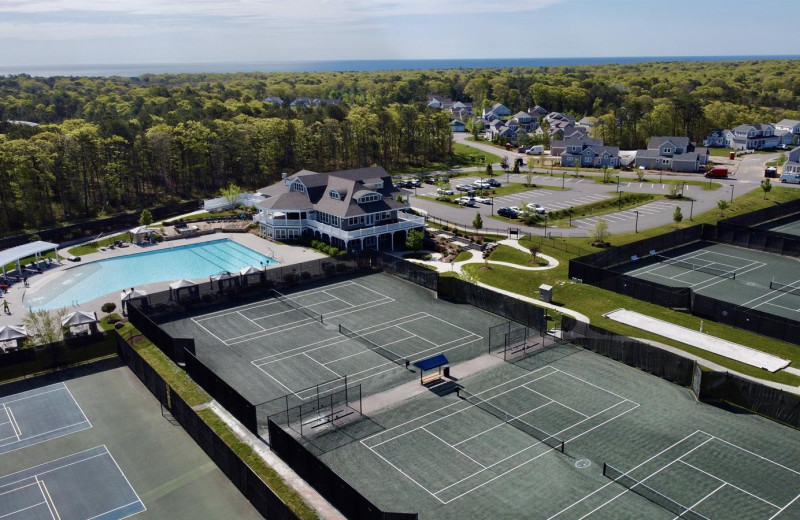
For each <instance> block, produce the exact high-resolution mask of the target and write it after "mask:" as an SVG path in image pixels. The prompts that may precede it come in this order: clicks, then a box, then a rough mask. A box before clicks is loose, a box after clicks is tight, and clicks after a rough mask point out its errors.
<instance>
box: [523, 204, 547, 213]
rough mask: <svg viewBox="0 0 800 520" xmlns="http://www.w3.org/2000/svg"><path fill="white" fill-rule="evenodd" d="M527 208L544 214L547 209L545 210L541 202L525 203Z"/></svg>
mask: <svg viewBox="0 0 800 520" xmlns="http://www.w3.org/2000/svg"><path fill="white" fill-rule="evenodd" d="M527 208H528V209H529V210H531V211H534V212H536V214H537V215H544V214H545V213H547V211H545V209H544V207H543V206H542V205H541V204H534V203H531V204H528V205H527Z"/></svg>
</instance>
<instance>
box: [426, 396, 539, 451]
mask: <svg viewBox="0 0 800 520" xmlns="http://www.w3.org/2000/svg"><path fill="white" fill-rule="evenodd" d="M554 402H555V401H552V400H551V401H547V402H546V403H544V404H542V405H539V406H537V407H536V408H534V409H533V410H528V411H527V412H525V413H523V414H521V415H518V416H517V417H515V419H518V418H519V417H522V416H523V415H527V414H529V413H531V412H535V411H537V410H541V409H542V408H544V407H545V406H547V405H549V404H553V403H554ZM465 410H469V408H465ZM451 415H452V414H451ZM429 424H430V423H429ZM504 424H505V423H504V422H502V423H500V424H496V425H494V426H492V427H491V428H487V429H486V430H483V431H481V432H479V433H476V434H475V435H471V436H469V437H467V438H466V439H463V440H460V441H458V442H457V443H455V444H453V446H458V445H459V444H464V443H465V442H469V441H471V440H472V439H477V438H478V437H480V436H481V435H486V434H487V433H489V432H490V431H492V430H495V429H497V428H499V427H501V426H503V425H504Z"/></svg>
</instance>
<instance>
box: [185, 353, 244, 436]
mask: <svg viewBox="0 0 800 520" xmlns="http://www.w3.org/2000/svg"><path fill="white" fill-rule="evenodd" d="M186 373H187V374H189V377H191V378H192V380H194V382H195V383H197V384H198V385H200V386H201V387H202V388H203V390H205V391H206V392H208V393H209V395H211V397H213V398H214V400H215V401H217V402H218V403H219V404H220V405H222V407H223V408H225V409H226V410H228V412H230V414H231V415H233V416H234V417H236V419H237V420H238V421H239V422H240V423H242V424H243V425H244V427H245V428H247V429H248V430H250V431H251V432H253V433H255V434H256V435H258V421H257V420H256V407H255V405H253V404H252V403H251V402H250V401H248V400H247V399H245V398H244V397H242V394H240V393H239V392H237V391H236V390H234V389H233V387H232V386H231V385H229V384H228V383H226V382H225V380H223V379H222V378H221V377H219V376H218V375H217V374H215V373H214V371H213V370H211V369H210V368H208V367H207V366H205V365H204V364H203V362H202V361H200V360H199V359H197V357H196V356H194V355H193V354H191V353H189V352H187V353H186Z"/></svg>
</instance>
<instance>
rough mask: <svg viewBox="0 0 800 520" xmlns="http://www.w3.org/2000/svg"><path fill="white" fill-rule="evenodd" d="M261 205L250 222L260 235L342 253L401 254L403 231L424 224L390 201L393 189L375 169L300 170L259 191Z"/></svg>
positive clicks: (387, 177) (403, 204)
mask: <svg viewBox="0 0 800 520" xmlns="http://www.w3.org/2000/svg"><path fill="white" fill-rule="evenodd" d="M259 193H260V194H263V195H265V196H266V197H267V199H266V200H264V201H263V202H260V203H258V204H257V205H256V207H257V208H258V213H257V214H256V216H255V217H254V218H253V220H254V221H255V222H257V223H258V225H259V228H260V230H261V232H262V233H264V234H265V235H267V236H268V237H270V238H274V239H276V240H293V239H298V238H300V237H301V236H303V235H305V236H309V237H311V238H314V239H317V240H321V241H323V242H325V243H328V244H331V245H333V246H336V247H338V248H340V249H344V250H346V251H359V250H362V249H367V248H375V249H378V250H386V249H389V250H394V249H402V248H403V246H404V244H405V242H406V239H407V238H408V232H409V231H410V230H412V229H420V230H421V229H422V228H423V226H424V224H425V219H424V218H422V217H418V216H415V215H412V214H411V213H409V212H408V208H409V206H408V202H399V201H397V200H396V199H395V196H396V195H397V193H398V190H397V188H395V187H394V185H393V184H392V178H391V176H390V175H389V174H388V173H387V172H386V170H384V169H383V168H382V167H380V166H373V167H370V168H360V169H356V170H344V171H337V172H330V173H317V172H313V171H308V170H302V171H299V172H297V173H295V174H294V175H291V176H289V175H286V174H284V178H283V179H282V180H281V181H279V182H277V183H275V184H273V185H271V186H268V187H266V188H263V189H261V190H259Z"/></svg>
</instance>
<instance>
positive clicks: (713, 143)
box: [703, 128, 728, 148]
mask: <svg viewBox="0 0 800 520" xmlns="http://www.w3.org/2000/svg"><path fill="white" fill-rule="evenodd" d="M703 146H710V147H712V148H722V147H725V146H728V145H727V142H726V141H725V130H723V129H721V128H720V129H717V130H712V131H711V132H709V134H708V136H706V138H705V139H704V140H703Z"/></svg>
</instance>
